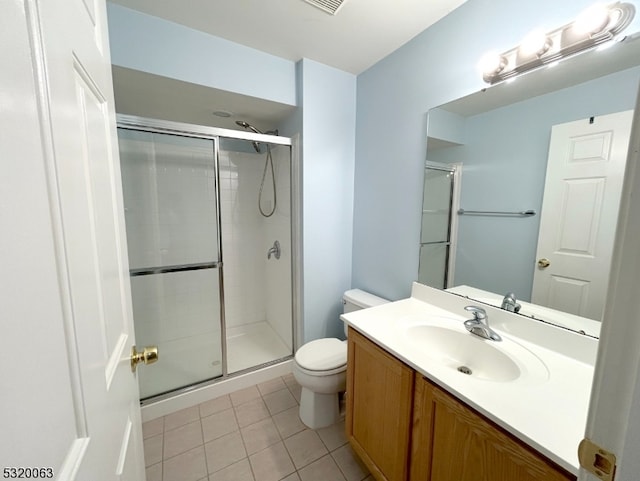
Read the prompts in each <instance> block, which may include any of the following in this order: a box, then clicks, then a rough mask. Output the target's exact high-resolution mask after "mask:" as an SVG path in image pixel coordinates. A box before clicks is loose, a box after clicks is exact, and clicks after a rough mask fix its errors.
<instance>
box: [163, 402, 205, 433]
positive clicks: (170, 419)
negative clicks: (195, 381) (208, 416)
mask: <svg viewBox="0 0 640 481" xmlns="http://www.w3.org/2000/svg"><path fill="white" fill-rule="evenodd" d="M198 419H200V413H199V411H198V406H192V407H190V408H187V409H182V410H180V411H176V412H175V413H171V414H168V415H167V416H165V417H164V430H165V431H170V430H172V429H175V428H177V427H180V426H184V425H185V424H189V423H192V422H194V421H197V420H198Z"/></svg>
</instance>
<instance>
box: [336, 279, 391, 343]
mask: <svg viewBox="0 0 640 481" xmlns="http://www.w3.org/2000/svg"><path fill="white" fill-rule="evenodd" d="M387 302H389V301H388V300H387V299H383V298H382V297H378V296H374V295H373V294H371V293H369V292H365V291H362V290H360V289H350V290H348V291H347V292H345V293H344V294H343V295H342V305H343V309H342V312H343V313H344V314H346V313H347V312H353V311H358V310H360V309H366V308H367V307H374V306H379V305H380V304H386V303H387ZM344 333H345V335H346V334H347V324H346V323H345V325H344Z"/></svg>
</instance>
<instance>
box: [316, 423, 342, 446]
mask: <svg viewBox="0 0 640 481" xmlns="http://www.w3.org/2000/svg"><path fill="white" fill-rule="evenodd" d="M316 432H317V433H318V435H319V436H320V439H322V442H323V443H324V445H325V446H326V447H327V449H328V450H329V451H333V450H334V449H337V448H339V447H340V446H343V445H345V444H346V443H347V435H346V433H345V427H344V420H343V421H340V422H338V423H336V424H333V425H331V426H328V427H326V428H321V429H317V430H316Z"/></svg>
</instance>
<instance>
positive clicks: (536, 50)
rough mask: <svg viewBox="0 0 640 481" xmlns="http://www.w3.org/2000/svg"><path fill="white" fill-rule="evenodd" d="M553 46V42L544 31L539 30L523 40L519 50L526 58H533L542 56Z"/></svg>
mask: <svg viewBox="0 0 640 481" xmlns="http://www.w3.org/2000/svg"><path fill="white" fill-rule="evenodd" d="M550 46H551V40H550V39H549V38H547V35H546V34H545V33H544V31H542V30H540V29H537V30H534V31H532V32H530V33H529V34H527V36H526V37H525V38H524V39H523V40H522V42H521V43H520V47H518V50H519V52H520V54H521V55H522V56H524V57H531V56H532V55H538V56H540V55H542V54H544V53H545V52H546V51H547V50H549V47H550Z"/></svg>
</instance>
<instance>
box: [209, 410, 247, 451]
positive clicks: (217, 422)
mask: <svg viewBox="0 0 640 481" xmlns="http://www.w3.org/2000/svg"><path fill="white" fill-rule="evenodd" d="M201 422H202V434H203V436H204V442H205V443H208V442H209V441H213V440H214V439H217V438H219V437H221V436H224V435H225V434H229V433H232V432H233V431H237V430H238V429H239V426H238V422H237V421H236V415H235V412H234V411H233V409H227V410H226V411H221V412H219V413H216V414H212V415H211V416H207V417H206V418H202V419H201Z"/></svg>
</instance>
